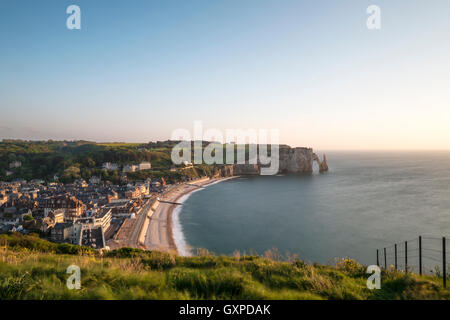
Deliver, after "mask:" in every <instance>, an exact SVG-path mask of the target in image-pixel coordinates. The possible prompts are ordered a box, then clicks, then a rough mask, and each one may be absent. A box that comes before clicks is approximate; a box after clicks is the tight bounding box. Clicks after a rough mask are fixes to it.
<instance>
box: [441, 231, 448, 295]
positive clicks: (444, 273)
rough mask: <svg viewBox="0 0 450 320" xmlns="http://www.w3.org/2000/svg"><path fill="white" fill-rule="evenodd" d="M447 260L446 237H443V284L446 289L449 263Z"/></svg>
mask: <svg viewBox="0 0 450 320" xmlns="http://www.w3.org/2000/svg"><path fill="white" fill-rule="evenodd" d="M445 258H446V256H445V237H442V282H443V284H444V288H445V287H446V286H447V263H446V261H445V260H446V259H445Z"/></svg>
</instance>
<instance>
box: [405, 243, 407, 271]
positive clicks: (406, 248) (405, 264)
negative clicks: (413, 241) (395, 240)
mask: <svg viewBox="0 0 450 320" xmlns="http://www.w3.org/2000/svg"><path fill="white" fill-rule="evenodd" d="M405 273H408V241H405Z"/></svg>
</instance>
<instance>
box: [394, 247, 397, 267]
mask: <svg viewBox="0 0 450 320" xmlns="http://www.w3.org/2000/svg"><path fill="white" fill-rule="evenodd" d="M394 250H395V271H397V244H395V245H394Z"/></svg>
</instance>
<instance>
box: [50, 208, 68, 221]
mask: <svg viewBox="0 0 450 320" xmlns="http://www.w3.org/2000/svg"><path fill="white" fill-rule="evenodd" d="M47 217H48V218H50V219H52V220H53V222H54V223H55V224H56V223H63V222H64V209H56V210H52V211H50V212H49V214H48V216H47Z"/></svg>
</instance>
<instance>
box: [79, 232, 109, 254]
mask: <svg viewBox="0 0 450 320" xmlns="http://www.w3.org/2000/svg"><path fill="white" fill-rule="evenodd" d="M105 243H106V241H105V233H104V232H103V228H102V227H94V228H84V229H82V230H81V233H80V239H79V244H80V245H82V246H87V247H91V248H94V249H102V248H104V247H105Z"/></svg>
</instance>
